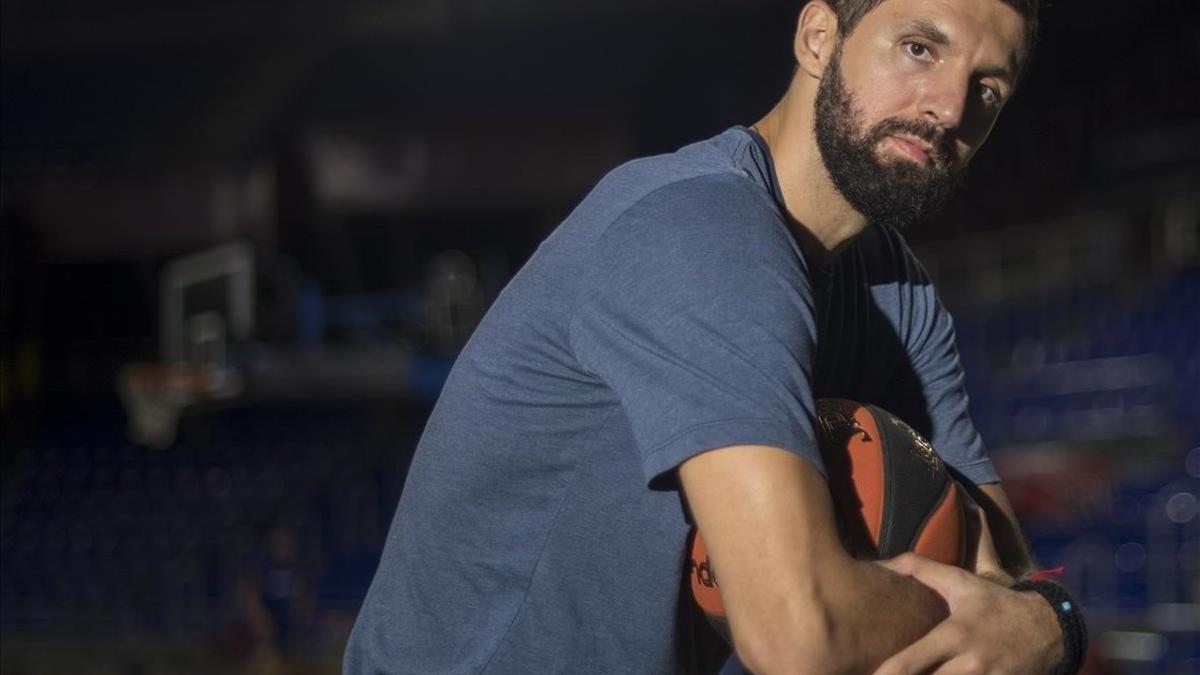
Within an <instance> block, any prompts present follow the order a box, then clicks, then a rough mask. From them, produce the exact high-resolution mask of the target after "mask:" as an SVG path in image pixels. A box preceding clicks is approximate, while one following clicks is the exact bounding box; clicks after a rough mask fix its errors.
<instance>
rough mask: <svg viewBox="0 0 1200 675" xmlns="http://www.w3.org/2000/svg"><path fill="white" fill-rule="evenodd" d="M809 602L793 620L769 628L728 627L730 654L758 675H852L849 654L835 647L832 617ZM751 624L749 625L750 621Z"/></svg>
mask: <svg viewBox="0 0 1200 675" xmlns="http://www.w3.org/2000/svg"><path fill="white" fill-rule="evenodd" d="M817 605H819V603H811V604H809V606H807V607H805V608H803V609H802V610H799V611H798V612H797V613H796V614H795V615H793V616H794V618H793V619H791V620H787V621H782V622H773V623H772V624H771V625H763V623H764V622H758V625H750V626H746V627H745V628H743V629H739V627H738V626H737V624H733V625H731V628H732V629H733V630H732V634H733V647H734V652H735V653H736V654H737V656H738V659H739V660H740V661H741V662H742V665H744V666H745V667H746V670H748V671H749V672H752V673H757V674H758V675H842V674H844V673H848V672H853V671H854V669H855V666H854V664H853V663H852V656H853V655H852V653H849V652H847V651H846V650H844V649H840V648H839V647H838V640H837V639H836V637H837V635H836V634H835V630H834V626H835V622H834V619H833V616H832V615H831V614H830V612H829V611H827V609H826V608H824V607H820V606H817ZM752 623H753V622H752Z"/></svg>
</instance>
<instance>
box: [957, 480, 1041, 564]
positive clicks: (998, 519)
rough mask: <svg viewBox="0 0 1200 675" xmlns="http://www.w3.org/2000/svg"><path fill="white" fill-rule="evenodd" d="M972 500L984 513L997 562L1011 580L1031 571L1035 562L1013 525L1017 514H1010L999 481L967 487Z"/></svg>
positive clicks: (1015, 525) (1018, 531)
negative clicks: (997, 558)
mask: <svg viewBox="0 0 1200 675" xmlns="http://www.w3.org/2000/svg"><path fill="white" fill-rule="evenodd" d="M968 491H970V493H971V496H972V497H973V498H974V499H975V503H977V504H979V508H981V509H983V512H984V514H985V515H986V516H987V524H988V529H989V530H990V531H991V535H992V542H993V544H994V545H995V547H996V555H997V557H999V559H1000V565H1001V566H1002V567H1003V568H1004V571H1005V572H1007V573H1008V574H1009V575H1010V576H1012V577H1013V578H1014V579H1021V578H1024V577H1026V576H1029V575H1030V574H1032V573H1033V571H1034V569H1035V565H1034V562H1033V557H1032V556H1031V555H1030V554H1029V547H1028V546H1027V545H1026V544H1025V537H1023V536H1022V535H1021V527H1020V525H1018V524H1017V515H1016V514H1015V513H1013V508H1012V505H1011V504H1009V502H1008V497H1007V496H1006V495H1005V494H1004V488H1002V487H1000V484H999V483H988V484H986V485H980V486H977V487H968Z"/></svg>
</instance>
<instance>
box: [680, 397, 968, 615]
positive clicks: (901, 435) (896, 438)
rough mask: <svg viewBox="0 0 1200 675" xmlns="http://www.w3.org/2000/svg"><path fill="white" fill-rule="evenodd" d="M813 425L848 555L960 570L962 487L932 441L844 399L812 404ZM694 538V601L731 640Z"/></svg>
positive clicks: (712, 575)
mask: <svg viewBox="0 0 1200 675" xmlns="http://www.w3.org/2000/svg"><path fill="white" fill-rule="evenodd" d="M816 426H817V429H816V430H817V436H818V441H819V444H820V450H821V458H822V460H823V462H824V464H825V470H826V473H827V474H828V478H829V491H830V494H831V495H832V497H833V506H834V511H835V514H836V515H837V519H838V533H839V534H840V535H841V540H842V543H843V544H844V545H845V547H846V550H848V551H849V552H850V553H851V554H852V555H854V556H855V557H857V558H892V557H895V556H897V555H899V554H901V553H903V552H905V551H914V552H916V553H918V554H920V555H922V556H924V557H926V558H931V559H933V560H937V561H938V562H942V563H945V564H948V565H961V564H962V563H963V560H964V556H965V550H964V546H965V541H966V534H965V526H966V520H965V516H964V513H963V502H962V496H961V495H960V494H959V490H960V489H961V488H959V487H958V484H957V483H956V482H955V481H954V479H953V478H951V477H950V474H949V472H948V471H947V470H946V466H945V464H944V463H943V462H942V460H941V458H940V457H938V455H937V453H936V452H934V450H933V446H931V445H930V444H929V441H926V440H925V439H924V438H922V437H921V435H920V434H918V433H917V432H916V431H914V430H913V429H912V428H911V427H909V426H908V425H907V424H905V423H904V422H903V421H901V420H900V419H899V418H897V417H896V416H895V415H892V414H891V413H889V412H887V411H886V410H883V409H882V408H879V407H877V406H873V405H863V404H860V403H855V402H854V401H846V400H842V399H821V400H818V401H817V425H816ZM691 539H692V541H691V544H690V546H689V550H690V561H689V562H690V565H689V573H690V575H691V587H692V595H693V597H695V599H696V603H697V604H698V605H699V606H700V608H701V609H703V610H704V613H705V614H706V615H707V616H708V619H709V621H710V622H711V623H712V624H713V626H714V627H716V628H717V630H718V631H720V632H721V633H722V635H725V636H726V637H728V635H729V634H728V630H727V626H726V624H725V605H724V603H722V602H721V595H720V593H719V592H718V588H719V586H718V584H717V572H716V570H715V569H714V568H713V565H712V561H711V560H709V557H708V550H707V549H706V548H705V547H704V540H703V539H702V538H701V537H700V533H699V531H697V530H695V528H693V531H692V537H691Z"/></svg>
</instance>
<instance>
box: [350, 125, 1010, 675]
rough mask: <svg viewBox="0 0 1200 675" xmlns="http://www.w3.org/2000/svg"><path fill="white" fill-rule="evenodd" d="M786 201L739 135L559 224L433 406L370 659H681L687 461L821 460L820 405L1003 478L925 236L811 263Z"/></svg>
mask: <svg viewBox="0 0 1200 675" xmlns="http://www.w3.org/2000/svg"><path fill="white" fill-rule="evenodd" d="M781 204H782V201H781V197H780V193H779V188H778V183H777V181H776V179H775V176H774V171H773V168H772V165H771V159H770V156H769V154H768V151H767V147H766V145H765V143H763V142H762V140H761V139H760V138H758V137H757V135H756V134H754V133H753V132H751V131H749V130H747V129H745V128H742V127H735V128H732V129H730V130H728V131H726V132H724V133H722V134H720V135H718V136H716V137H714V138H712V139H710V140H707V141H703V142H700V143H696V144H693V145H690V146H687V147H685V148H683V149H681V150H679V151H678V152H675V153H672V154H669V155H663V156H658V157H650V158H646V159H640V160H635V161H632V162H629V163H627V164H625V165H623V166H621V167H619V168H617V169H616V170H614V171H613V172H612V173H610V174H609V175H608V176H606V177H605V178H604V179H603V180H601V181H600V183H599V184H598V185H597V186H596V187H595V189H594V190H593V191H592V192H591V194H589V195H588V196H587V198H586V199H584V200H583V202H582V203H581V204H580V205H579V207H578V208H576V209H575V211H574V212H573V213H571V215H570V216H568V217H567V219H566V220H565V221H564V222H563V223H562V224H561V225H560V226H559V227H558V228H557V229H556V230H555V231H554V232H553V233H551V234H550V236H549V237H548V238H547V239H546V240H545V241H544V242H543V243H542V244H541V246H540V247H539V248H538V250H537V251H536V252H535V253H534V255H533V256H532V257H531V258H530V260H529V262H528V263H527V264H526V265H525V266H524V267H523V268H522V269H521V271H520V272H519V273H518V274H517V275H516V276H515V277H514V278H513V279H512V281H511V283H510V284H509V285H508V287H507V288H506V289H505V290H504V291H503V292H502V293H501V294H500V296H499V298H497V300H496V302H495V303H494V305H493V306H492V307H491V309H490V310H489V311H488V313H487V315H486V317H485V318H484V319H483V321H482V322H481V323H480V325H479V327H478V329H477V330H476V332H475V334H474V335H473V336H472V338H471V340H470V341H469V343H468V344H467V346H466V347H465V349H464V350H463V351H462V353H461V355H460V356H459V358H458V361H457V363H456V364H455V366H454V369H453V371H452V372H451V374H450V377H449V379H448V381H447V382H446V386H445V388H444V390H443V391H442V394H441V397H440V398H439V400H438V402H437V405H436V407H435V408H434V411H433V413H432V415H431V416H430V419H429V422H428V424H427V426H426V429H425V432H424V435H423V436H422V438H421V441H420V444H419V446H418V448H417V452H416V455H415V457H414V459H413V463H412V467H411V469H410V471H409V475H408V480H407V483H406V485H405V488H404V491H403V494H402V496H401V499H400V504H399V507H398V508H397V511H396V515H395V519H394V521H393V522H392V527H391V531H390V533H389V535H388V541H387V544H386V547H385V549H384V552H383V558H382V560H381V561H380V564H379V569H378V571H377V572H376V575H375V579H374V581H373V583H372V585H371V589H370V591H369V592H368V594H367V598H366V600H365V602H364V604H363V607H362V610H361V613H360V614H359V617H358V621H357V623H356V625H355V627H354V631H353V633H352V634H351V636H350V642H349V645H348V647H347V650H346V655H345V663H344V666H345V670H346V672H348V673H367V672H370V673H374V672H387V673H422V674H424V673H439V672H453V673H480V672H486V673H556V672H564V673H670V672H676V671H677V670H678V669H679V667H680V661H679V655H680V649H681V645H680V644H679V640H678V639H677V637H676V635H677V626H676V616H677V608H678V607H679V603H680V602H690V598H688V597H686V596H683V595H682V594H681V593H680V590H681V588H683V586H682V584H681V579H682V575H683V574H684V558H685V550H684V548H685V539H686V536H687V534H688V530H689V522H688V515H687V513H686V510H685V507H684V505H683V502H682V499H681V495H680V492H679V490H678V484H677V482H676V480H675V469H676V467H678V466H679V464H680V463H681V462H683V461H684V460H686V459H688V458H689V457H692V456H694V455H696V454H699V453H701V452H704V451H705V450H709V449H712V448H718V447H722V446H728V445H740V444H756V445H770V446H777V447H779V448H783V449H786V450H788V451H791V452H794V453H796V454H798V455H800V456H802V457H804V458H805V459H807V460H808V461H810V462H812V463H813V464H814V465H816V466H817V467H818V468H820V467H821V459H820V456H819V454H818V451H817V444H816V440H815V435H814V431H813V410H814V405H813V401H814V398H815V397H826V396H837V397H843V398H850V399H855V400H859V401H864V402H872V403H876V404H878V405H881V406H883V407H884V408H887V409H889V410H891V411H892V412H894V413H896V414H898V415H900V416H901V417H902V418H904V419H905V420H907V421H908V422H909V423H910V424H911V425H912V426H913V427H914V428H916V429H917V430H919V431H921V432H923V433H924V434H926V436H927V437H928V438H929V439H930V440H931V441H932V442H933V443H934V445H935V446H936V447H937V448H938V450H939V452H940V453H941V454H942V456H943V457H944V458H945V460H946V462H947V463H948V464H949V465H950V466H951V467H953V468H955V469H957V470H958V472H960V473H961V474H962V475H963V476H965V477H966V478H967V479H968V480H972V481H975V482H991V481H995V480H996V474H995V472H994V470H993V468H992V465H991V463H990V462H989V460H988V459H987V457H986V455H985V452H984V448H983V444H982V442H981V441H980V438H979V436H978V434H977V433H976V431H975V429H974V427H973V425H972V423H971V421H970V419H969V418H968V415H967V399H966V395H965V393H964V390H963V376H962V370H961V368H960V365H959V360H958V356H957V353H956V349H955V345H954V331H953V328H952V326H951V322H950V317H949V316H948V315H947V314H946V312H945V311H944V310H943V309H942V308H941V306H940V304H939V303H938V301H937V299H936V298H935V296H934V291H933V288H932V287H931V285H930V283H929V280H928V277H927V276H926V274H925V272H924V270H923V269H922V268H921V266H920V264H919V263H918V262H917V261H916V259H915V258H914V257H913V255H912V253H911V252H910V251H909V249H908V248H907V246H906V245H905V243H904V241H903V239H902V238H901V237H900V235H899V234H898V233H896V232H895V231H893V230H891V229H884V228H880V227H872V228H869V229H868V230H867V231H866V232H865V233H864V234H863V235H862V236H860V237H859V238H858V239H857V240H856V241H855V242H854V243H853V244H852V245H850V246H849V247H848V248H847V249H846V250H845V251H844V252H843V253H842V254H841V255H839V256H838V257H837V259H836V261H835V262H834V263H833V264H832V265H831V266H829V267H828V268H825V269H812V268H810V266H809V265H808V264H807V263H806V262H805V259H804V256H803V254H802V252H801V249H800V247H799V245H798V243H797V241H796V240H795V238H794V236H793V233H792V231H791V230H790V229H789V225H788V220H787V218H785V216H784V215H783V212H782V210H781Z"/></svg>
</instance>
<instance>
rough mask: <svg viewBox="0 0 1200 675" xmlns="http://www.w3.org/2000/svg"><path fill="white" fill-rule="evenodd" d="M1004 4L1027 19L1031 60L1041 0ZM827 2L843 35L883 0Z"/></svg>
mask: <svg viewBox="0 0 1200 675" xmlns="http://www.w3.org/2000/svg"><path fill="white" fill-rule="evenodd" d="M810 1H811V0H805V2H804V4H808V3H809V2H810ZM1000 1H1001V2H1003V3H1004V4H1006V5H1008V6H1009V7H1012V8H1013V9H1015V10H1017V13H1018V14H1020V15H1021V16H1022V17H1024V19H1025V28H1026V30H1025V38H1026V39H1025V61H1026V62H1028V61H1029V57H1030V56H1032V54H1033V45H1034V42H1035V41H1036V39H1037V28H1038V5H1039V4H1040V0H1000ZM825 2H826V3H827V4H828V5H829V6H830V7H832V8H833V11H834V13H835V14H837V19H838V33H840V34H841V35H842V37H846V36H848V35H850V33H851V32H852V31H853V30H854V27H855V26H857V25H858V22H859V21H860V20H861V19H862V18H863V17H864V16H866V15H867V12H869V11H871V10H872V9H875V8H876V7H878V6H879V4H880V3H882V2H883V0H825Z"/></svg>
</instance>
